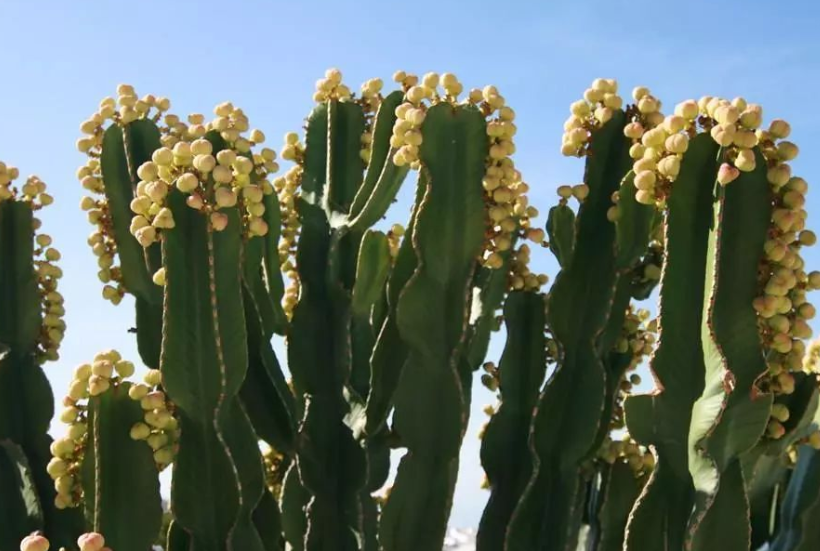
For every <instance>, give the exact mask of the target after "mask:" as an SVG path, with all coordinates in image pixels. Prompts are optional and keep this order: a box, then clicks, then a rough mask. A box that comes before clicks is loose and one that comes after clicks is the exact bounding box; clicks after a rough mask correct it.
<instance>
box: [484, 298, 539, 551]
mask: <svg viewBox="0 0 820 551" xmlns="http://www.w3.org/2000/svg"><path fill="white" fill-rule="evenodd" d="M504 321H505V323H506V326H507V343H506V345H505V347H504V352H503V354H502V356H501V361H500V363H499V374H500V377H501V383H500V388H501V406H500V407H499V409H498V411H497V412H496V413H495V415H493V417H492V418H491V419H490V422H489V424H488V425H487V429H486V431H485V433H484V437H483V441H482V444H481V463H482V465H483V466H484V470H485V472H486V473H487V478H488V480H489V482H490V490H491V492H492V493H491V494H490V500H489V501H488V502H487V506H486V507H485V509H484V513H483V514H482V516H481V523H480V524H479V530H478V539H477V543H476V549H478V551H490V550H498V549H503V546H504V536H505V533H506V527H507V523H508V521H509V519H510V516H511V515H512V513H513V510H514V509H515V505H516V504H517V503H518V500H519V498H520V497H521V494H522V493H523V491H524V488H525V487H526V485H527V482H529V479H530V476H531V475H532V457H531V456H530V454H529V447H528V439H529V427H530V420H531V418H532V409H533V408H534V407H535V403H536V401H537V400H538V389H539V388H540V387H541V384H542V383H543V381H544V376H545V374H546V368H547V358H546V338H545V336H544V329H545V326H546V313H545V301H544V297H543V296H542V295H540V294H533V293H523V292H513V293H510V295H509V296H508V297H507V301H506V303H505V304H504Z"/></svg>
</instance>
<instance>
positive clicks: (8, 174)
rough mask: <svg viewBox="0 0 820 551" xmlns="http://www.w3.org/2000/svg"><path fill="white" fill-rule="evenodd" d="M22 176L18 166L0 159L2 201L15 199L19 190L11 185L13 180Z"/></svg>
mask: <svg viewBox="0 0 820 551" xmlns="http://www.w3.org/2000/svg"><path fill="white" fill-rule="evenodd" d="M19 177H20V171H19V170H18V169H17V167H14V166H8V165H6V163H4V162H2V161H0V201H7V200H9V199H13V198H14V197H15V196H16V195H17V190H15V189H14V188H13V187H11V184H12V182H14V180H16V179H17V178H19Z"/></svg>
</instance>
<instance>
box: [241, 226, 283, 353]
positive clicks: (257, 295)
mask: <svg viewBox="0 0 820 551" xmlns="http://www.w3.org/2000/svg"><path fill="white" fill-rule="evenodd" d="M265 237H267V236H265ZM264 239H265V238H264V237H252V238H250V239H248V240H247V241H245V247H244V249H243V262H242V264H243V274H242V277H243V280H244V282H245V287H246V288H247V290H248V291H250V296H249V297H246V298H249V299H250V300H253V301H254V303H255V308H256V311H257V314H258V315H259V316H260V318H261V321H262V326H261V328H260V329H261V330H262V331H263V332H264V334H265V336H266V337H267V338H268V339H270V337H271V336H273V334H274V333H275V332H276V330H277V329H282V320H281V319H280V318H279V312H277V310H276V306H277V305H276V304H274V302H273V298H272V297H271V294H270V292H269V291H268V287H267V285H266V283H265V278H264V275H263V274H264V271H263V264H264V257H265V254H266V251H265V247H266V244H265V242H264ZM278 306H279V308H280V309H281V304H279V305H278ZM282 315H284V310H282Z"/></svg>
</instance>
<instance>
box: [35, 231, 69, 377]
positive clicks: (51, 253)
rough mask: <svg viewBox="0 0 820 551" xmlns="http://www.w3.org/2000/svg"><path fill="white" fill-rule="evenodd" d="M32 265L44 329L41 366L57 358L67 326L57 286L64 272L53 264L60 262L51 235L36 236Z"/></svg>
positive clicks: (41, 338)
mask: <svg viewBox="0 0 820 551" xmlns="http://www.w3.org/2000/svg"><path fill="white" fill-rule="evenodd" d="M34 242H35V243H36V244H37V248H35V249H34V255H35V257H34V266H35V269H36V272H37V287H38V290H39V293H40V306H41V308H42V312H43V326H42V329H41V330H40V338H39V339H38V342H37V346H38V350H37V357H38V360H39V361H40V362H41V363H43V362H45V361H55V360H57V359H59V357H60V356H59V353H58V349H59V348H60V343H61V342H62V341H63V337H64V336H65V329H66V324H65V320H64V319H63V316H65V307H64V305H63V302H64V301H63V295H61V294H60V292H59V291H58V290H57V285H58V282H59V280H60V278H61V277H63V271H62V270H61V269H60V268H59V267H58V266H57V265H56V264H55V263H56V262H57V261H58V260H60V257H61V255H60V251H58V250H57V249H55V248H54V247H52V246H51V244H52V239H51V236H50V235H48V234H45V233H40V234H37V235H35V237H34Z"/></svg>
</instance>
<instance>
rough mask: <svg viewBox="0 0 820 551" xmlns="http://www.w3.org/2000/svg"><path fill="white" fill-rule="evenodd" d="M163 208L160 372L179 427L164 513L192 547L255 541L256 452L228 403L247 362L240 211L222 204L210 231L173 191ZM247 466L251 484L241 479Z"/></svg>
mask: <svg viewBox="0 0 820 551" xmlns="http://www.w3.org/2000/svg"><path fill="white" fill-rule="evenodd" d="M168 205H169V208H171V210H172V211H173V213H174V218H175V220H176V227H175V228H174V229H173V230H172V231H169V232H167V233H166V235H165V237H164V239H163V244H162V247H163V263H164V267H165V272H166V286H165V306H164V323H163V345H162V358H161V370H162V374H163V384H164V386H165V389H166V391H167V392H168V394H169V396H170V397H171V398H172V400H174V402H175V403H176V404H177V406H178V410H177V411H178V412H179V414H180V426H181V431H182V434H181V437H180V447H179V449H180V451H179V454H178V455H177V458H176V462H175V466H174V478H173V484H172V489H171V493H172V499H171V507H172V511H173V513H174V516H175V519H176V520H177V521H178V522H179V524H180V526H181V527H184V528H185V529H186V531H188V532H189V533H190V535H191V540H192V541H191V546H192V549H220V548H223V547H224V546H225V545H228V542H229V540H231V541H242V543H243V544H247V545H250V548H251V549H253V548H259V547H261V542H260V541H259V537H258V534H256V532H255V530H254V529H253V528H252V525H251V523H250V515H251V512H252V511H253V508H254V507H255V504H256V502H257V501H258V500H259V498H260V497H261V495H262V491H263V485H262V478H261V477H262V468H261V457H260V456H259V453H258V449H257V443H256V436H255V434H254V433H253V429H252V428H251V425H250V422H249V421H248V419H247V417H246V416H245V413H244V411H243V410H241V408H240V406H239V404H238V402H237V400H236V395H237V393H238V391H239V388H240V386H241V384H242V381H243V380H244V378H245V373H246V371H247V362H248V358H247V348H246V347H247V332H246V327H245V317H244V311H243V310H244V309H243V306H242V304H243V303H242V287H241V276H240V274H241V262H240V250H241V239H240V228H239V216H238V213H237V212H236V210H235V209H231V210H229V211H227V212H228V213H229V220H230V221H229V224H228V227H227V228H226V229H225V230H224V231H222V232H212V230H210V229H209V228H208V222H207V219H206V218H205V217H203V216H202V215H201V214H199V213H198V212H196V211H194V210H193V209H190V208H189V207H187V206H186V205H185V200H184V197H183V196H182V194H181V193H179V192H178V191H176V190H173V191H172V192H171V193H170V194H169V197H168ZM243 450H244V451H243ZM251 450H255V452H256V453H254V452H252V451H251ZM255 471H258V481H257V480H256V477H254V478H253V479H251V478H249V477H248V476H247V473H249V472H255ZM254 536H255V537H254ZM248 542H250V543H248Z"/></svg>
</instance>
